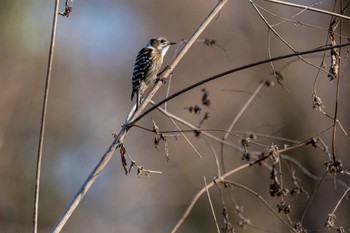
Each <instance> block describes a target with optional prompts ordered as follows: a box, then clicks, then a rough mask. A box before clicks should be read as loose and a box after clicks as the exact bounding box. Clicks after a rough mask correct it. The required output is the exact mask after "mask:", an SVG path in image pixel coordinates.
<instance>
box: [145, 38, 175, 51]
mask: <svg viewBox="0 0 350 233" xmlns="http://www.w3.org/2000/svg"><path fill="white" fill-rule="evenodd" d="M174 44H176V43H175V42H170V41H168V40H167V39H166V38H165V37H162V36H160V37H155V38H152V39H150V40H149V41H148V43H147V47H152V48H154V49H157V50H159V51H161V52H162V55H163V56H164V55H165V53H166V52H167V51H168V49H169V47H170V46H171V45H174Z"/></svg>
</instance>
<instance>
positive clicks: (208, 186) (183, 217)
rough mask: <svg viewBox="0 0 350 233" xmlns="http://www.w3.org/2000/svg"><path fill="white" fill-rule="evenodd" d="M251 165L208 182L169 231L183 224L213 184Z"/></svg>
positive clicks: (240, 167)
mask: <svg viewBox="0 0 350 233" xmlns="http://www.w3.org/2000/svg"><path fill="white" fill-rule="evenodd" d="M250 166H251V164H248V163H247V164H243V165H241V166H239V167H237V168H235V169H233V170H231V171H229V172H227V173H225V174H224V175H222V176H221V177H219V178H217V179H215V180H214V181H212V182H210V183H209V184H208V185H207V186H206V187H204V188H202V189H201V190H200V191H199V192H198V193H197V194H196V195H195V196H194V197H193V199H192V201H191V203H190V205H189V206H188V207H187V209H186V211H185V213H184V214H183V215H182V217H181V218H180V220H179V221H178V222H177V224H176V225H175V226H174V228H173V229H172V230H171V233H175V232H177V231H178V230H179V228H180V226H181V225H182V224H183V222H184V221H185V219H186V218H187V217H188V215H189V214H190V212H191V210H192V209H193V206H194V205H195V204H196V203H197V201H198V199H199V198H200V197H201V196H202V195H203V193H205V192H206V190H207V189H210V188H212V187H213V186H214V185H215V183H218V182H220V181H221V180H223V179H225V178H226V177H228V176H230V175H232V174H235V173H237V172H239V171H241V170H243V169H245V168H248V167H250Z"/></svg>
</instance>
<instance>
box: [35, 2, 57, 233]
mask: <svg viewBox="0 0 350 233" xmlns="http://www.w3.org/2000/svg"><path fill="white" fill-rule="evenodd" d="M59 5H60V1H59V0H56V1H55V5H54V13H53V20H52V31H51V41H50V50H49V58H48V64H47V72H46V82H45V91H44V100H43V106H42V111H41V123H40V135H39V145H38V153H37V161H36V175H35V189H34V210H33V233H37V232H38V214H39V191H40V174H41V161H42V157H43V145H44V135H45V124H46V112H47V105H48V99H49V91H50V82H51V73H52V63H53V55H54V51H55V41H56V29H57V17H58V8H59Z"/></svg>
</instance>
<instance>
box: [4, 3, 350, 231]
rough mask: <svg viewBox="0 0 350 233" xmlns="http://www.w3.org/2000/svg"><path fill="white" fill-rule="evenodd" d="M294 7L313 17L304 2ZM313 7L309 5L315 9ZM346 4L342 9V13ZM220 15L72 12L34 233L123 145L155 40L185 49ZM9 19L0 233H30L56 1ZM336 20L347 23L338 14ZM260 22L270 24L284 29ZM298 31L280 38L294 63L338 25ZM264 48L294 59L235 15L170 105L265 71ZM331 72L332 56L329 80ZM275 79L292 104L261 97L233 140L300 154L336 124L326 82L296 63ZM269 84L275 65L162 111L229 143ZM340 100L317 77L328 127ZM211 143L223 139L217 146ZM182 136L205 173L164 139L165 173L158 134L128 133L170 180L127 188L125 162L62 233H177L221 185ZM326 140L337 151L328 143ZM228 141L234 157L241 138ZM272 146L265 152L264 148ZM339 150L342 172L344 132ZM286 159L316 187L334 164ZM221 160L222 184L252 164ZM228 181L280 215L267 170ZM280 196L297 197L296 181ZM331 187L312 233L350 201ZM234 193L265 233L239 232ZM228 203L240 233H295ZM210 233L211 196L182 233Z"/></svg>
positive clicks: (57, 70) (181, 79)
mask: <svg viewBox="0 0 350 233" xmlns="http://www.w3.org/2000/svg"><path fill="white" fill-rule="evenodd" d="M295 2H299V3H303V4H306V3H305V1H295ZM306 2H307V5H312V4H315V3H316V2H317V1H306ZM338 2H339V1H338ZM343 2H344V5H345V4H346V2H347V1H343ZM216 3H217V1H213V0H207V1H203V0H191V1H188V0H177V1H164V0H148V1H144V0H134V1H122V0H113V1H112V0H101V1H91V0H85V1H75V3H74V5H73V12H72V14H71V15H70V17H69V18H66V17H62V16H60V17H59V18H58V28H57V38H56V47H55V55H54V62H53V74H52V82H51V87H50V95H49V106H48V115H47V125H46V134H45V141H44V155H43V163H42V183H41V190H40V206H39V232H49V230H50V229H51V228H52V226H53V225H54V224H55V222H56V221H57V220H58V218H59V216H60V215H61V214H62V212H63V210H64V209H65V208H66V206H67V204H68V203H69V202H70V200H71V199H72V197H73V196H74V194H75V193H76V192H77V190H78V189H79V187H80V186H81V185H82V183H83V182H84V181H85V179H86V178H87V176H88V175H89V173H90V172H91V171H92V169H93V168H94V167H95V165H96V164H97V163H98V161H99V160H100V158H101V156H102V155H103V153H104V152H105V151H106V150H107V148H108V147H109V145H110V144H111V142H112V140H113V137H112V133H113V132H118V131H119V130H120V126H121V125H122V124H123V123H124V120H125V117H126V115H127V114H128V112H129V111H130V109H131V107H132V105H133V104H134V103H133V102H131V101H130V94H131V74H132V70H133V65H134V60H135V57H136V55H137V53H138V51H139V50H140V49H141V48H142V47H143V46H145V44H146V42H147V40H148V39H150V38H151V37H155V36H160V35H162V36H165V37H166V38H168V39H169V40H170V41H176V42H180V41H181V40H182V39H188V38H189V36H190V35H191V34H192V33H193V32H194V30H195V29H196V27H197V26H198V25H199V24H200V22H201V21H202V20H203V19H204V18H205V17H206V16H207V14H208V13H209V12H210V10H211V9H212V8H213V7H214V5H215V4H216ZM256 3H257V4H259V5H260V6H262V7H264V8H266V9H268V10H269V11H271V12H272V13H274V14H276V15H279V16H282V17H285V18H291V17H293V16H295V15H296V14H298V13H300V11H301V10H300V9H295V8H289V7H284V6H279V5H275V4H271V3H266V2H263V1H256ZM333 4H334V3H333V1H329V2H327V3H323V4H319V5H316V7H319V8H322V9H325V10H331V9H333ZM1 5H2V6H1V8H0V32H1V34H0V109H1V112H0V187H1V189H0V229H1V230H0V231H1V232H4V233H5V232H6V233H12V232H16V233H17V232H30V231H31V227H32V212H33V211H32V206H33V197H34V179H35V167H36V156H37V145H38V136H39V129H40V113H41V108H42V101H43V92H44V85H45V76H46V69H47V58H48V51H49V41H50V34H51V25H52V17H53V16H52V15H53V8H54V1H43V0H38V1H19V0H4V1H2V4H1ZM336 7H337V8H336V9H339V5H337V6H336ZM259 9H260V8H259ZM63 10H64V1H61V7H60V11H63ZM260 10H261V9H260ZM261 11H262V12H263V14H264V16H265V17H266V18H267V20H269V22H270V24H273V25H274V24H277V23H280V22H282V21H283V20H282V19H280V18H276V17H273V16H271V15H269V14H267V13H266V12H265V11H263V10H261ZM337 12H339V11H337ZM347 14H348V13H347ZM348 15H349V14H348ZM295 20H298V21H299V22H300V23H295V22H283V23H282V24H279V25H276V27H275V29H276V30H277V31H278V32H279V33H280V34H281V36H282V37H283V38H284V39H285V40H287V41H288V42H289V43H290V44H291V45H292V46H293V47H294V49H295V50H297V51H302V50H307V49H312V48H316V47H319V46H323V45H324V44H326V41H327V37H328V35H327V29H328V25H329V22H330V16H328V15H321V14H318V13H314V12H309V11H305V12H303V13H301V14H300V15H298V16H296V17H295ZM303 24H311V25H315V26H317V27H320V28H315V27H311V26H305V25H303ZM342 26H343V29H342V33H343V35H349V22H347V21H344V22H343V25H342ZM205 39H211V40H215V44H214V45H212V46H208V45H205V44H204V43H203V41H204V40H205ZM343 41H345V39H343ZM269 42H270V47H271V55H272V56H277V55H282V54H287V53H290V52H291V51H290V50H289V49H288V48H287V47H286V46H285V45H284V44H283V43H282V42H281V41H280V40H279V39H278V38H276V37H275V36H274V35H272V34H271V37H270V40H269V34H268V29H267V27H266V25H265V24H264V22H263V21H262V20H261V18H260V17H259V15H258V14H257V12H256V11H255V10H254V8H253V7H252V5H251V4H250V3H249V1H243V0H237V1H229V2H228V3H227V4H226V6H225V7H224V8H223V10H222V11H221V12H220V14H219V16H218V17H217V18H216V19H215V20H214V21H213V22H212V23H211V24H210V25H209V26H208V27H207V29H206V30H205V32H204V33H203V34H202V35H201V36H200V40H199V41H198V42H197V43H195V44H194V46H193V47H192V48H191V49H190V51H189V52H188V53H187V55H186V56H185V57H184V59H183V60H182V61H181V62H180V63H179V65H178V66H177V67H176V69H175V70H174V76H173V79H172V82H171V89H170V91H171V93H173V92H175V91H177V90H180V89H182V88H184V87H186V86H188V85H190V84H193V83H195V82H196V81H199V80H202V79H204V78H207V77H210V76H212V75H215V74H217V73H220V72H223V71H225V70H228V69H230V68H234V67H238V66H241V65H245V64H248V63H252V62H255V61H258V60H261V59H266V58H268V45H269ZM175 49H176V48H175V47H174V48H171V49H170V50H169V52H168V55H167V57H166V59H165V62H164V63H165V64H169V63H170V62H171V59H172V58H173V56H174V53H175ZM347 52H348V51H347V50H346V49H343V50H342V60H341V61H342V63H341V72H340V74H341V78H342V79H341V85H340V102H339V112H338V116H339V119H342V125H343V127H344V129H345V130H346V131H347V132H349V131H350V120H349V116H348V113H349V107H350V106H349V104H348V99H349V98H350V82H349V80H348V73H349V68H350V66H349V59H348V54H347ZM322 55H323V54H322V53H318V54H312V55H309V56H306V58H307V59H308V60H309V61H310V62H312V63H313V64H315V65H317V66H319V65H321V61H322ZM329 64H330V59H329V52H328V53H326V60H325V67H326V68H325V69H326V70H328V69H329ZM274 66H275V69H276V70H277V71H279V72H281V73H282V74H283V77H284V78H285V80H284V81H283V84H284V85H285V87H287V88H288V89H289V90H290V92H287V91H285V90H284V89H283V88H282V87H281V86H280V85H278V84H277V85H275V86H273V87H269V88H267V87H264V88H263V89H262V90H261V92H260V93H259V94H258V96H257V97H256V98H255V99H254V101H253V102H252V104H251V105H250V106H249V107H248V109H247V110H246V112H245V113H244V114H243V115H242V117H241V118H240V119H239V121H238V122H237V124H236V126H235V127H234V130H236V131H246V132H256V133H263V134H267V135H274V136H281V137H286V138H290V139H295V140H300V141H302V140H304V139H307V138H310V137H313V136H317V135H318V134H319V133H321V132H322V131H324V130H325V129H327V128H328V127H330V126H331V125H332V120H330V119H329V118H327V117H325V116H324V115H323V114H322V113H320V112H318V111H315V110H314V109H313V108H312V93H313V83H314V80H315V77H316V74H317V72H318V69H316V68H314V67H312V66H309V65H307V64H305V63H304V62H302V61H301V60H298V59H295V58H294V59H289V60H283V61H278V62H275V63H274ZM266 79H267V80H272V81H275V79H274V77H273V76H272V70H271V66H270V65H269V64H266V65H261V66H258V67H255V68H252V69H248V70H244V71H241V72H238V73H235V74H231V75H228V76H226V77H225V78H222V79H219V80H216V81H213V82H210V83H207V84H205V85H204V86H202V87H198V88H196V89H194V90H192V91H191V92H188V93H186V94H183V95H181V96H179V97H177V98H175V99H173V100H171V101H170V102H169V103H168V110H169V111H170V112H172V113H174V114H176V115H178V116H180V117H181V118H183V119H185V120H186V121H189V122H191V123H192V124H194V125H198V124H199V121H200V119H201V118H202V116H203V113H204V111H206V112H208V113H209V119H208V120H206V121H205V122H204V123H203V125H202V127H203V128H210V129H227V127H228V126H229V125H230V123H231V121H232V119H233V118H234V117H235V116H236V114H237V113H238V112H239V111H240V109H241V108H242V106H243V104H244V103H245V102H246V101H247V99H248V98H249V97H250V94H251V93H252V92H253V91H254V90H255V89H256V88H257V86H258V85H259V84H260V81H261V80H266ZM202 88H206V90H207V91H208V92H209V98H210V102H211V105H210V107H208V108H206V109H204V110H203V112H202V113H201V114H202V115H199V116H198V115H194V114H193V113H192V114H191V113H190V112H189V111H188V109H186V107H189V106H194V105H196V104H197V105H200V103H201V97H202V94H203V93H202V92H201V89H202ZM165 90H166V87H165V86H164V87H162V89H161V90H160V91H159V92H158V93H157V95H156V96H155V98H154V100H155V101H159V100H161V99H163V98H164V96H165ZM335 90H336V80H334V81H333V82H330V80H329V78H327V74H325V73H323V72H321V73H320V75H319V78H318V81H317V94H318V96H319V97H320V98H321V99H322V101H323V104H324V106H325V111H326V112H327V113H329V114H331V115H333V114H334V103H335V101H334V100H335V94H336V92H335ZM151 118H152V119H153V120H154V121H155V122H156V123H157V125H158V126H159V128H160V129H161V130H174V129H175V127H174V126H173V125H172V124H171V122H170V121H169V120H168V119H167V118H166V117H164V116H163V115H161V114H160V113H159V112H153V113H151V114H150V115H148V116H147V117H145V118H144V119H143V120H142V121H141V122H139V123H138V124H140V125H142V126H144V127H148V128H152V121H151ZM214 134H215V135H217V136H218V137H220V138H221V137H222V133H214ZM187 135H188V136H189V138H190V140H191V141H192V142H193V144H194V145H195V146H196V147H197V149H198V150H199V152H200V153H201V154H202V155H203V159H199V158H198V156H197V155H196V154H195V152H194V151H193V150H192V149H191V147H190V146H189V145H188V144H187V143H186V142H185V140H184V139H183V138H182V137H179V138H177V139H175V138H171V137H169V138H168V140H167V143H168V146H169V153H170V160H169V161H167V159H166V156H165V153H164V144H163V142H161V143H160V149H159V150H157V149H156V148H155V147H154V143H153V141H154V134H152V133H150V132H146V131H143V130H141V129H138V128H133V129H132V130H131V131H130V133H129V134H128V136H127V137H126V140H125V147H126V149H127V151H128V153H129V154H130V155H131V156H132V157H133V158H134V159H135V160H136V161H137V162H138V163H139V164H140V165H143V166H145V168H146V169H151V170H157V171H162V174H160V175H157V174H153V175H151V177H144V176H142V177H140V178H139V177H138V176H137V175H136V171H133V172H132V173H131V174H129V175H128V176H125V174H124V170H123V168H122V165H121V162H120V156H119V154H118V153H117V154H116V155H115V157H114V158H113V159H112V161H111V162H110V163H109V165H108V166H107V167H106V169H105V170H104V171H103V172H102V174H101V175H100V176H99V177H98V178H97V180H96V182H95V183H94V184H93V186H92V187H91V189H90V190H89V191H88V193H87V195H86V196H85V198H84V200H83V201H82V203H81V204H80V205H79V206H78V208H77V209H76V211H75V212H74V214H73V215H72V217H71V219H70V220H69V221H68V223H67V225H66V226H65V227H64V228H63V230H62V232H104V233H108V232H130V233H138V232H169V231H170V230H171V229H172V228H173V226H174V225H175V224H176V222H177V221H178V219H179V218H180V216H181V215H182V213H183V212H184V210H185V209H186V208H187V206H188V204H189V202H190V200H191V199H192V197H193V196H194V195H195V194H196V193H197V192H198V191H199V190H200V189H201V188H202V187H203V186H204V181H203V176H205V177H206V179H207V182H211V181H212V180H213V178H214V177H215V176H216V175H217V169H216V165H215V159H214V157H213V155H212V153H211V150H210V149H209V148H208V147H207V145H206V144H205V143H204V142H203V141H202V140H201V139H200V138H196V137H194V135H193V134H187ZM321 137H322V139H323V140H324V142H325V143H326V144H327V145H328V146H329V148H331V130H328V131H326V132H324V133H323V134H322V135H321ZM229 139H230V141H231V142H233V143H235V144H237V145H239V144H240V140H239V139H238V138H234V137H230V138H229ZM272 142H273V141H271V140H270V141H268V142H266V141H265V143H266V144H271V143H272ZM210 143H211V144H212V146H213V148H214V149H215V150H216V151H217V153H219V148H220V146H219V145H218V144H217V143H216V142H213V141H210ZM277 143H278V142H275V144H277ZM260 149H261V148H260ZM336 149H337V150H336V152H337V156H338V158H339V159H341V160H342V162H343V165H344V167H345V168H348V167H349V162H350V161H349V156H348V154H349V150H350V143H349V138H348V137H347V136H345V135H344V133H343V132H342V131H341V130H339V129H338V131H337V141H336ZM287 155H289V156H291V157H292V158H295V159H297V160H299V161H300V162H301V163H302V164H303V165H304V166H305V167H306V168H307V169H308V170H309V171H310V172H312V173H313V174H315V175H317V176H322V175H323V174H324V173H325V169H326V167H325V166H324V162H327V161H328V157H327V156H326V155H325V154H324V153H322V152H321V151H320V150H315V149H314V148H312V147H311V146H309V147H302V148H300V149H297V150H293V151H291V152H289V153H287ZM224 158H225V166H226V170H227V171H228V170H230V169H233V168H235V167H238V166H239V165H241V164H244V163H245V161H242V159H241V158H242V153H241V152H239V151H236V150H233V149H231V148H225V150H224ZM296 170H297V171H298V175H299V178H300V181H299V182H300V185H302V186H303V187H304V189H305V191H307V192H308V194H309V195H311V194H312V192H313V191H315V188H316V186H317V184H318V181H317V180H313V179H310V177H308V176H306V175H305V174H304V173H303V172H301V171H300V170H298V169H296ZM288 172H289V171H286V173H287V174H288ZM336 179H337V180H343V181H344V182H345V183H346V184H348V183H349V181H350V180H349V178H348V177H346V176H339V175H337V176H336ZM231 180H233V181H235V182H238V183H241V184H243V185H245V186H247V187H249V188H251V189H253V190H254V191H256V192H257V193H259V194H260V195H261V196H262V197H264V198H266V200H268V201H269V203H270V205H271V206H272V207H275V206H276V204H278V199H277V198H272V197H270V195H269V185H270V171H269V170H268V169H266V168H264V167H259V166H256V167H252V168H250V169H246V170H244V171H242V172H240V173H237V174H235V175H234V176H232V178H231ZM285 182H286V183H288V184H289V183H290V179H289V176H288V175H286V181H285ZM336 184H337V183H336V182H335V180H334V178H333V177H331V176H330V175H327V176H326V178H325V181H324V182H322V184H321V185H320V187H319V189H318V192H317V194H316V195H315V198H314V201H313V202H312V204H311V207H310V209H309V210H308V212H307V214H306V217H305V220H304V222H303V226H304V227H305V228H307V229H309V230H319V231H321V232H322V231H326V229H325V228H324V223H325V221H326V218H327V216H328V213H330V212H331V211H332V210H333V208H334V207H335V205H336V203H337V202H338V200H339V198H340V197H341V196H342V194H343V193H344V191H345V188H344V187H343V186H339V185H336ZM232 193H233V194H234V199H235V201H236V202H237V203H239V205H240V206H242V207H243V208H244V216H245V217H247V218H249V219H250V221H251V224H253V225H254V226H257V228H254V227H251V226H248V227H247V228H246V229H245V230H243V229H241V228H240V227H239V226H238V225H237V222H238V221H239V218H238V216H237V214H236V213H235V210H234V205H233V202H232V199H233V198H232V196H231V195H232ZM232 193H230V192H227V193H226V194H225V195H226V196H227V197H230V198H228V199H227V201H226V204H227V207H228V211H229V216H230V220H231V222H232V224H233V226H234V228H235V229H236V232H243V231H244V232H266V230H268V231H269V232H289V229H288V228H286V227H285V225H283V224H282V223H281V221H280V220H279V219H277V218H276V217H275V216H274V215H273V214H272V213H271V212H270V211H269V210H268V209H267V208H266V207H265V206H264V205H262V204H261V202H260V201H259V200H258V199H257V198H256V197H254V196H253V195H250V194H249V193H247V192H245V191H242V190H239V189H234V188H233V190H232ZM211 196H212V201H213V204H214V208H215V211H216V214H217V218H218V221H219V224H220V225H222V214H221V213H222V206H221V200H220V195H219V192H218V189H217V188H214V189H212V193H211ZM306 203H307V197H306V195H303V194H302V195H301V196H300V198H299V199H297V201H295V203H294V202H293V203H292V213H291V217H292V220H293V221H294V222H298V221H300V219H301V216H302V214H303V212H304V210H305V206H306ZM349 207H350V203H349V200H348V199H344V200H343V202H342V203H341V205H340V206H339V208H338V209H337V212H336V215H337V220H336V223H337V224H339V225H341V226H344V227H345V228H346V229H348V228H349V227H350V225H349V221H348V216H349V214H350V208H349ZM282 216H283V214H282ZM263 229H265V230H263ZM215 231H216V227H215V223H214V220H213V217H212V213H211V210H210V206H209V202H208V200H207V197H206V196H203V197H202V198H201V199H200V201H199V202H198V203H197V204H196V205H195V207H194V209H193V211H192V212H191V214H190V216H189V218H188V219H187V220H186V221H185V223H184V225H183V226H182V227H181V228H180V231H179V232H215Z"/></svg>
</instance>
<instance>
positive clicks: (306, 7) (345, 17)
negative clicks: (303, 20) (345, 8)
mask: <svg viewBox="0 0 350 233" xmlns="http://www.w3.org/2000/svg"><path fill="white" fill-rule="evenodd" d="M264 1H265V2H271V3H277V4H281V5H285V6H291V7H296V8H301V9H305V10H309V11H314V12H317V13H321V14H326V15H332V16H335V17H339V18H342V19H348V20H350V17H348V16H346V15H341V14H337V13H334V12H331V11H326V10H322V9H318V8H314V7H310V6H304V5H300V4H295V3H290V2H285V1H279V0H264Z"/></svg>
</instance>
